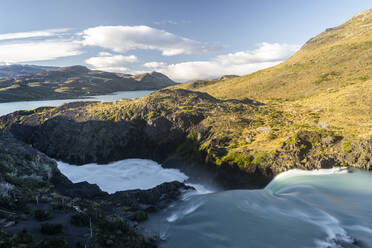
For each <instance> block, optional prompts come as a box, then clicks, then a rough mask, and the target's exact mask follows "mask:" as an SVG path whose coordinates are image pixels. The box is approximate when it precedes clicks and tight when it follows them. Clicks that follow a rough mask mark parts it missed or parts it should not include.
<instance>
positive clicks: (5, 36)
mask: <svg viewBox="0 0 372 248" xmlns="http://www.w3.org/2000/svg"><path fill="white" fill-rule="evenodd" d="M68 30H69V29H67V28H61V29H47V30H36V31H31V32H19V33H7V34H0V41H3V40H13V39H28V38H35V37H51V36H56V35H58V34H61V33H65V32H67V31H68Z"/></svg>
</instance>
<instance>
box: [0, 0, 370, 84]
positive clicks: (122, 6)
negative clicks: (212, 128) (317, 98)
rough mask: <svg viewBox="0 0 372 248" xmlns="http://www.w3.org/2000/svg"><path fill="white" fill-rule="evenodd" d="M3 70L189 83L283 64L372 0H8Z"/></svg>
mask: <svg viewBox="0 0 372 248" xmlns="http://www.w3.org/2000/svg"><path fill="white" fill-rule="evenodd" d="M0 4H1V5H0V65H8V64H35V65H51V66H71V65H84V66H87V67H88V68H90V69H97V70H104V71H111V72H121V73H129V74H137V73H143V72H148V71H159V72H162V73H164V74H166V75H168V76H169V77H170V78H171V79H173V80H175V81H178V82H184V81H191V80H198V79H214V78H218V77H219V76H221V75H226V74H237V75H245V74H249V73H251V72H254V71H257V70H260V69H264V68H266V67H270V66H273V65H275V64H278V63H280V62H282V61H284V60H285V59H287V58H288V57H290V56H291V55H293V54H294V53H295V52H296V51H297V50H298V49H299V48H300V47H301V46H302V45H303V44H304V43H305V42H306V41H307V40H309V39H310V38H311V37H313V36H315V35H317V34H319V33H321V32H323V31H324V30H325V29H326V28H329V27H334V26H337V25H340V24H342V23H344V22H345V21H347V20H348V19H350V18H351V17H352V16H354V15H355V14H357V13H358V12H361V11H363V10H367V9H369V8H371V7H372V3H371V1H370V0H312V1H306V0H303V1H298V0H280V1H279V0H187V1H186V0H184V1H181V0H156V1H155V0H106V1H103V0H60V1H50V0H34V1H29V0H2V1H1V3H0Z"/></svg>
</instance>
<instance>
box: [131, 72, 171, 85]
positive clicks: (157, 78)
mask: <svg viewBox="0 0 372 248" xmlns="http://www.w3.org/2000/svg"><path fill="white" fill-rule="evenodd" d="M132 78H133V79H135V80H137V81H138V82H141V83H154V82H162V83H165V84H174V81H172V80H171V79H170V78H169V77H167V76H165V75H164V74H162V73H159V72H156V71H153V72H150V73H143V74H138V75H134V76H132Z"/></svg>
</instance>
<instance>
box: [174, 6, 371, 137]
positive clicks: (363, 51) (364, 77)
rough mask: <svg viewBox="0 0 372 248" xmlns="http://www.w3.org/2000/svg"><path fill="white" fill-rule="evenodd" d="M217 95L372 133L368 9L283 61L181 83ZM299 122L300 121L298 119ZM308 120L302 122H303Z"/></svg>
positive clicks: (360, 133) (348, 131) (355, 131)
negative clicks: (246, 72)
mask: <svg viewBox="0 0 372 248" xmlns="http://www.w3.org/2000/svg"><path fill="white" fill-rule="evenodd" d="M176 87H181V88H185V89H190V90H197V91H202V92H207V93H209V94H211V95H213V96H215V97H218V98H223V99H226V98H236V99H243V98H246V97H247V98H251V99H254V100H257V101H261V102H264V103H266V104H272V105H280V109H282V110H284V111H287V112H288V111H291V112H296V113H297V115H299V116H301V115H302V116H309V115H315V116H316V119H317V121H320V122H325V123H327V124H328V126H334V127H337V128H339V129H340V130H342V131H343V134H344V135H347V136H349V137H353V136H359V137H368V136H371V135H372V132H371V126H372V115H371V108H372V97H371V96H372V9H370V10H367V11H364V12H362V13H359V14H357V15H355V16H354V17H353V18H351V19H350V20H349V21H347V22H346V23H344V24H342V25H340V26H337V27H334V28H329V29H327V30H326V31H325V32H323V33H321V34H319V35H318V36H316V37H314V38H312V39H310V40H309V41H308V42H306V44H305V45H304V46H303V47H302V48H301V49H300V50H299V51H298V52H297V53H296V54H294V55H293V56H292V57H291V58H290V59H288V60H287V61H285V62H283V63H281V64H279V65H277V66H274V67H271V68H268V69H265V70H261V71H258V72H255V73H252V74H249V75H246V76H242V77H237V78H232V79H227V80H220V81H202V82H200V81H199V82H195V83H188V84H183V85H180V86H176ZM299 121H300V120H299ZM306 122H307V121H304V120H302V121H301V125H303V124H304V123H306Z"/></svg>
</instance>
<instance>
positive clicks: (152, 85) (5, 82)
mask: <svg viewBox="0 0 372 248" xmlns="http://www.w3.org/2000/svg"><path fill="white" fill-rule="evenodd" d="M175 84H176V83H175V82H174V81H172V80H171V79H169V78H168V77H167V76H165V75H164V74H161V73H158V72H152V73H145V74H141V75H140V76H137V75H127V74H120V73H111V72H105V71H98V70H90V69H88V68H87V67H85V66H81V65H75V66H68V67H60V68H57V69H55V70H49V71H40V72H37V73H33V74H27V75H21V76H18V77H15V78H3V79H0V102H10V101H29V100H53V99H67V98H80V97H84V96H94V95H103V94H110V93H113V92H116V91H132V90H157V89H161V88H165V87H168V86H172V85H175Z"/></svg>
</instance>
